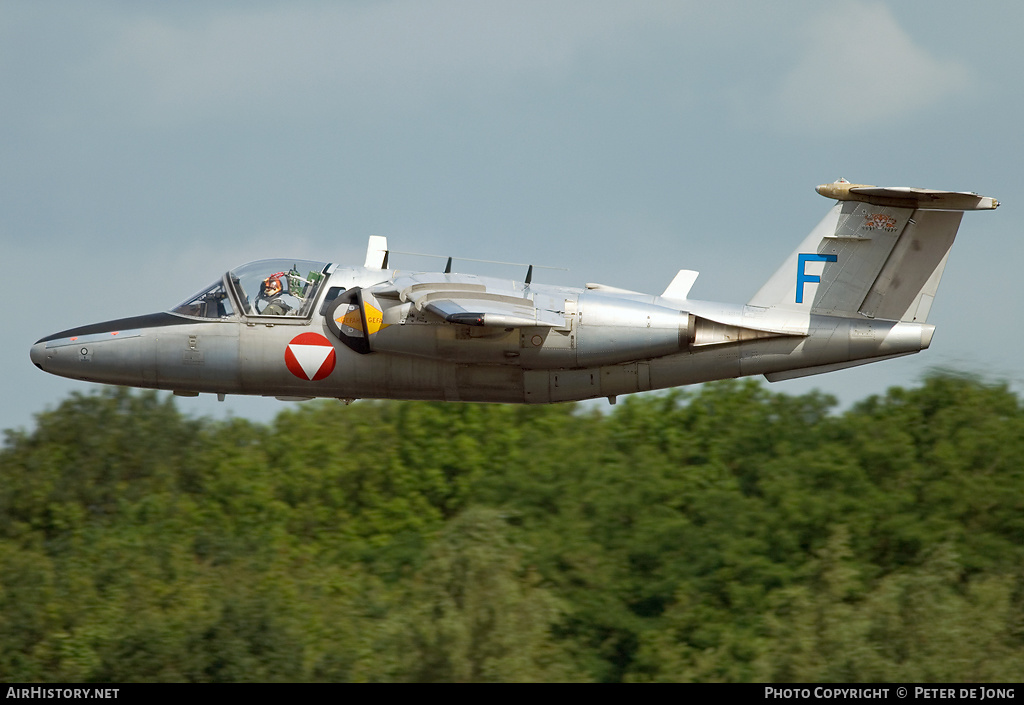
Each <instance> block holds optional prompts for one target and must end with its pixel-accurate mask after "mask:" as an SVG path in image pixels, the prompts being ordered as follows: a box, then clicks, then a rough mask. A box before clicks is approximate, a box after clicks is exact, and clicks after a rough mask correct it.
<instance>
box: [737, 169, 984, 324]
mask: <svg viewBox="0 0 1024 705" xmlns="http://www.w3.org/2000/svg"><path fill="white" fill-rule="evenodd" d="M817 190H818V192H819V193H821V194H822V195H823V196H827V197H831V198H836V199H838V201H839V202H838V203H836V205H835V206H834V207H833V208H832V210H831V211H829V213H828V215H826V216H825V218H824V219H823V220H822V221H821V222H820V223H818V225H817V226H816V227H815V228H814V230H812V231H811V233H810V234H809V235H808V236H807V238H806V239H804V241H803V242H802V243H801V244H800V246H799V247H798V248H797V250H796V251H795V252H793V253H792V254H791V255H790V256H789V258H787V259H786V261H785V262H784V263H783V265H782V267H780V268H779V269H778V270H777V271H776V272H775V274H774V275H772V277H771V278H770V279H769V280H768V281H767V282H765V284H764V286H762V287H761V289H760V290H759V291H758V292H757V293H756V294H755V295H754V297H753V298H752V299H751V300H750V301H749V305H751V306H760V307H765V308H783V309H792V310H796V311H803V312H809V313H817V314H825V315H831V316H847V317H855V316H866V317H868V318H883V319H887V320H898V321H914V322H917V323H924V322H925V319H926V318H927V316H928V312H929V310H930V308H931V302H932V300H933V299H934V298H935V292H936V290H937V289H938V286H939V279H940V278H941V277H942V272H943V270H944V269H945V266H946V260H947V258H948V256H949V250H950V248H951V247H952V246H953V240H954V238H955V237H956V232H957V229H958V228H959V227H960V220H961V218H962V217H963V211H965V210H982V209H993V208H996V207H997V206H998V205H999V203H998V202H997V201H996V200H995V199H992V198H984V197H981V196H978V195H977V194H972V193H963V192H951V191H933V190H928V189H908V188H877V187H874V186H862V185H857V184H850V183H849V182H846V181H837V182H836V183H834V184H827V185H824V186H819V187H818V189H817Z"/></svg>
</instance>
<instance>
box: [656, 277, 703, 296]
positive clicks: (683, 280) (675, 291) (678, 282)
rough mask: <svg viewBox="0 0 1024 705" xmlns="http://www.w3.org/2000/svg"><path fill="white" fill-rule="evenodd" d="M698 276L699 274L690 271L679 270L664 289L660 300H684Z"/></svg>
mask: <svg viewBox="0 0 1024 705" xmlns="http://www.w3.org/2000/svg"><path fill="white" fill-rule="evenodd" d="M699 274H700V272H697V271H694V270H692V269H680V270H679V273H678V274H676V276H675V277H674V278H673V279H672V281H671V282H669V285H668V286H667V287H666V288H665V292H664V293H663V294H662V295H661V298H663V299H678V300H680V301H682V300H684V299H686V298H687V297H688V296H689V295H690V289H691V288H692V287H693V283H694V282H695V281H697V276H698V275H699Z"/></svg>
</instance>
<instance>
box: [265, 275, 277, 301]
mask: <svg viewBox="0 0 1024 705" xmlns="http://www.w3.org/2000/svg"><path fill="white" fill-rule="evenodd" d="M280 293H281V278H280V277H274V276H270V277H267V278H266V279H264V280H263V294H264V295H265V296H277V295H278V294H280Z"/></svg>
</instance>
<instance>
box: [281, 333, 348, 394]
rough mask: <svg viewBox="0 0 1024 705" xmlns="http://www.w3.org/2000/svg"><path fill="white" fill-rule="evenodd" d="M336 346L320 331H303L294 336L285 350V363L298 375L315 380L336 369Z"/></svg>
mask: <svg viewBox="0 0 1024 705" xmlns="http://www.w3.org/2000/svg"><path fill="white" fill-rule="evenodd" d="M336 362H337V357H336V355H335V353H334V346H333V345H331V341H329V340H328V339H327V338H325V337H324V336H322V335H320V334H319V333H302V334H301V335H297V336H295V337H294V338H292V340H291V342H290V343H288V348H287V349H286V350H285V352H284V364H285V365H287V366H288V370H289V371H290V372H291V373H292V374H293V375H295V376H296V377H298V378H299V379H305V380H308V381H310V382H315V381H317V380H321V379H323V378H324V377H327V376H328V375H329V374H331V372H333V371H334V365H335V363H336Z"/></svg>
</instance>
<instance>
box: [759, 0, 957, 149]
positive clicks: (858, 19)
mask: <svg viewBox="0 0 1024 705" xmlns="http://www.w3.org/2000/svg"><path fill="white" fill-rule="evenodd" d="M801 40H802V45H801V46H802V51H801V53H800V56H799V59H798V60H797V62H796V64H795V65H794V66H793V67H792V69H790V70H789V71H788V72H787V73H786V74H785V75H784V77H783V78H782V81H781V82H780V83H779V84H778V85H777V87H776V90H775V91H774V93H773V94H772V95H771V96H770V98H769V100H768V107H767V111H768V113H769V114H770V115H772V116H774V118H775V119H776V120H778V121H779V122H781V123H783V124H785V125H788V126H791V127H795V128H798V129H812V130H815V131H826V132H827V131H833V130H836V129H839V130H842V129H847V128H851V129H857V128H863V127H867V126H871V125H877V124H880V123H883V122H886V121H890V120H894V119H899V118H903V117H906V116H909V115H913V114H916V113H919V112H920V111H921V110H923V109H924V108H926V107H928V106H930V105H934V104H936V103H938V102H940V101H942V100H944V99H947V98H949V97H951V96H953V95H956V94H957V93H960V92H962V91H963V90H964V89H965V88H966V87H967V86H968V85H969V84H970V82H971V75H970V72H969V71H968V69H967V68H966V67H965V66H964V65H962V64H961V63H959V62H957V61H955V60H952V59H946V58H942V57H937V56H934V55H932V54H930V53H929V52H928V51H926V50H925V49H923V48H922V47H921V46H919V45H918V44H917V43H915V41H914V40H913V38H912V37H911V36H910V35H909V34H908V32H907V31H905V30H904V29H903V28H902V27H900V25H899V24H898V22H897V21H896V19H895V18H894V17H893V15H892V13H891V12H890V11H889V9H888V8H887V7H885V6H884V5H880V4H867V3H843V4H831V5H830V6H829V8H828V9H827V10H825V11H824V12H823V13H822V14H821V15H818V16H816V17H814V18H813V19H811V20H810V21H809V22H808V23H807V25H806V26H805V28H804V31H803V33H802V37H798V38H797V41H798V42H801Z"/></svg>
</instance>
